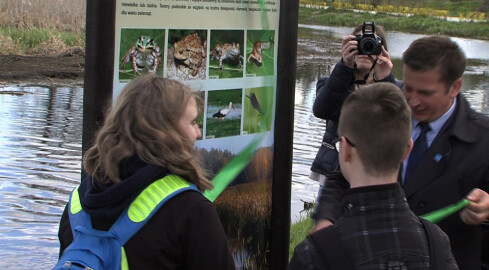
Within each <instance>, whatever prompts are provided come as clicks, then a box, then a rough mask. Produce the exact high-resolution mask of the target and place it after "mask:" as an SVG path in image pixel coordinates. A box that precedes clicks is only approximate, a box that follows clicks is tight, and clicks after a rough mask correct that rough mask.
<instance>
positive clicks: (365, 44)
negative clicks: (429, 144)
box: [310, 22, 402, 229]
mask: <svg viewBox="0 0 489 270" xmlns="http://www.w3.org/2000/svg"><path fill="white" fill-rule="evenodd" d="M379 42H380V43H379ZM359 45H360V46H359ZM341 50H342V56H343V57H342V58H341V60H340V61H339V62H338V63H337V64H336V66H335V67H334V69H333V71H332V72H331V75H330V76H326V77H323V78H321V79H319V81H318V82H317V85H316V100H315V101H314V107H313V113H314V115H315V116H316V117H318V118H321V119H324V120H326V131H325V133H324V137H323V141H322V143H321V146H320V148H319V151H318V153H317V155H316V158H315V160H314V162H313V164H312V166H311V175H310V178H311V179H313V180H316V181H318V182H319V192H318V200H317V202H316V209H315V213H314V219H315V221H316V224H315V226H316V229H320V228H323V227H326V226H329V225H331V224H332V223H333V222H334V221H335V219H337V218H338V217H339V215H340V213H339V211H334V212H332V211H329V210H328V209H321V205H322V204H328V203H330V202H338V201H339V200H340V198H341V192H340V191H342V190H344V189H346V188H348V183H347V182H346V181H345V180H344V178H343V177H342V175H341V174H340V173H339V161H338V152H337V150H336V149H335V146H334V145H335V143H336V142H337V141H338V134H337V126H338V119H339V116H340V109H341V106H342V104H343V102H344V101H345V99H346V98H347V97H348V96H349V95H350V93H352V92H353V91H355V90H356V89H358V87H359V86H360V85H365V84H372V83H375V82H391V83H395V84H396V85H397V86H398V87H399V88H402V83H401V82H400V81H397V80H395V78H394V76H393V75H392V73H391V71H392V67H393V64H392V61H391V59H390V56H389V53H388V52H387V42H386V38H385V34H384V30H383V29H382V27H380V26H376V25H375V24H374V23H373V22H365V23H363V24H361V25H358V26H357V27H355V29H354V30H353V32H352V34H351V35H347V36H345V37H343V39H342V44H341ZM362 53H363V54H362ZM365 53H367V54H365ZM376 54H378V55H376ZM337 178H338V179H337Z"/></svg>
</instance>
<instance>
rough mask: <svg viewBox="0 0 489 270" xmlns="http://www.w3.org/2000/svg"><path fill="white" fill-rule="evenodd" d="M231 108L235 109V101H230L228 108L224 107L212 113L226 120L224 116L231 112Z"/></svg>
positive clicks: (213, 116) (215, 116) (214, 116)
mask: <svg viewBox="0 0 489 270" xmlns="http://www.w3.org/2000/svg"><path fill="white" fill-rule="evenodd" d="M231 109H233V110H234V106H233V103H232V102H229V106H228V107H227V108H222V109H220V110H219V111H218V112H216V113H214V114H213V115H212V118H217V119H219V120H221V122H223V121H224V117H226V115H228V114H229V112H230V111H231Z"/></svg>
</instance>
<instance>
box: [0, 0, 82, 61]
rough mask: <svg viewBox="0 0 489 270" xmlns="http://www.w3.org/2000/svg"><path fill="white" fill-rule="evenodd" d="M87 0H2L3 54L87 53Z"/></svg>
mask: <svg viewBox="0 0 489 270" xmlns="http://www.w3.org/2000/svg"><path fill="white" fill-rule="evenodd" d="M85 12H86V1H85V0H0V55H6V54H21V55H26V54H27V55H31V54H34V55H51V56H56V55H83V54H84V46H85V17H86V16H85Z"/></svg>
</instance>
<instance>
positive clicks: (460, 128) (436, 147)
mask: <svg viewBox="0 0 489 270" xmlns="http://www.w3.org/2000/svg"><path fill="white" fill-rule="evenodd" d="M465 66H466V58H465V55H464V53H463V51H462V50H461V49H460V47H459V46H458V45H457V44H456V43H455V42H454V41H452V40H450V39H449V38H446V37H438V36H430V37H424V38H420V39H418V40H415V41H414V42H413V43H412V44H411V45H410V46H409V48H408V49H407V50H406V51H405V52H404V54H403V75H404V76H403V77H404V88H403V89H404V91H403V92H404V96H405V98H406V100H407V102H408V104H409V106H410V107H411V110H412V116H413V132H412V138H413V140H415V146H414V148H415V149H413V152H412V153H411V154H410V155H413V153H414V152H417V154H416V155H417V156H419V157H420V158H419V160H418V162H416V161H412V162H411V165H410V164H409V163H410V160H411V157H408V158H407V159H406V160H405V161H404V162H403V164H402V165H403V166H402V170H401V171H400V174H399V182H401V183H402V186H403V188H404V191H405V194H406V198H407V201H408V204H409V206H410V208H411V210H412V211H413V212H414V213H415V214H417V215H423V214H426V213H429V212H432V211H434V210H437V209H440V208H442V207H445V206H447V205H450V204H453V203H456V202H458V201H460V200H461V199H463V198H464V197H466V198H467V199H469V200H470V201H471V202H470V204H469V205H467V206H466V207H465V208H464V209H463V210H461V212H460V213H457V214H454V215H451V216H449V217H447V218H446V219H444V220H442V221H441V222H439V223H438V224H437V225H439V226H440V228H441V229H442V230H443V231H445V233H446V234H447V235H448V237H449V238H450V244H451V247H452V252H453V255H454V257H455V260H456V261H457V263H458V266H459V267H460V269H463V270H480V269H481V245H482V241H483V240H482V239H483V234H482V229H483V225H482V224H483V223H487V220H488V219H489V194H488V193H487V192H488V191H489V118H488V117H487V116H484V115H482V114H480V113H477V112H475V111H474V110H472V109H471V108H470V105H469V103H468V102H467V100H466V99H465V97H464V96H463V94H461V93H460V89H461V87H462V75H463V72H464V70H465ZM419 123H421V124H419ZM418 124H419V125H418ZM422 127H424V128H422ZM420 135H422V136H420ZM418 137H420V138H422V140H420V141H424V153H422V152H423V151H421V150H420V151H415V150H416V144H418V145H423V144H422V143H417V142H416V140H417V139H418ZM415 163H417V165H415V166H413V164H415ZM337 181H344V180H341V177H338V180H337ZM324 196H328V194H325V195H324ZM318 200H320V201H321V198H318ZM329 201H331V199H329ZM337 207H339V203H329V204H320V205H319V207H318V209H317V214H316V217H317V218H316V224H327V222H324V221H330V222H332V223H334V222H335V220H336V219H337V218H338V217H333V216H321V214H320V212H323V213H330V212H331V211H330V209H331V208H333V209H334V208H337ZM321 227H322V226H321V225H319V226H316V229H320V228H321ZM486 241H487V240H486ZM482 252H485V253H487V252H489V250H482Z"/></svg>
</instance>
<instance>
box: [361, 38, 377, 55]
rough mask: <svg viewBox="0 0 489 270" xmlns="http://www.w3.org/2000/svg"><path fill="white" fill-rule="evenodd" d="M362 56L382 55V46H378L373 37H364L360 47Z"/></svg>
mask: <svg viewBox="0 0 489 270" xmlns="http://www.w3.org/2000/svg"><path fill="white" fill-rule="evenodd" d="M358 47H359V49H360V51H361V52H362V54H366V55H371V54H373V55H378V54H380V45H378V44H377V42H376V40H375V39H373V38H371V37H364V38H363V39H362V40H361V41H360V44H359V45H358Z"/></svg>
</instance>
